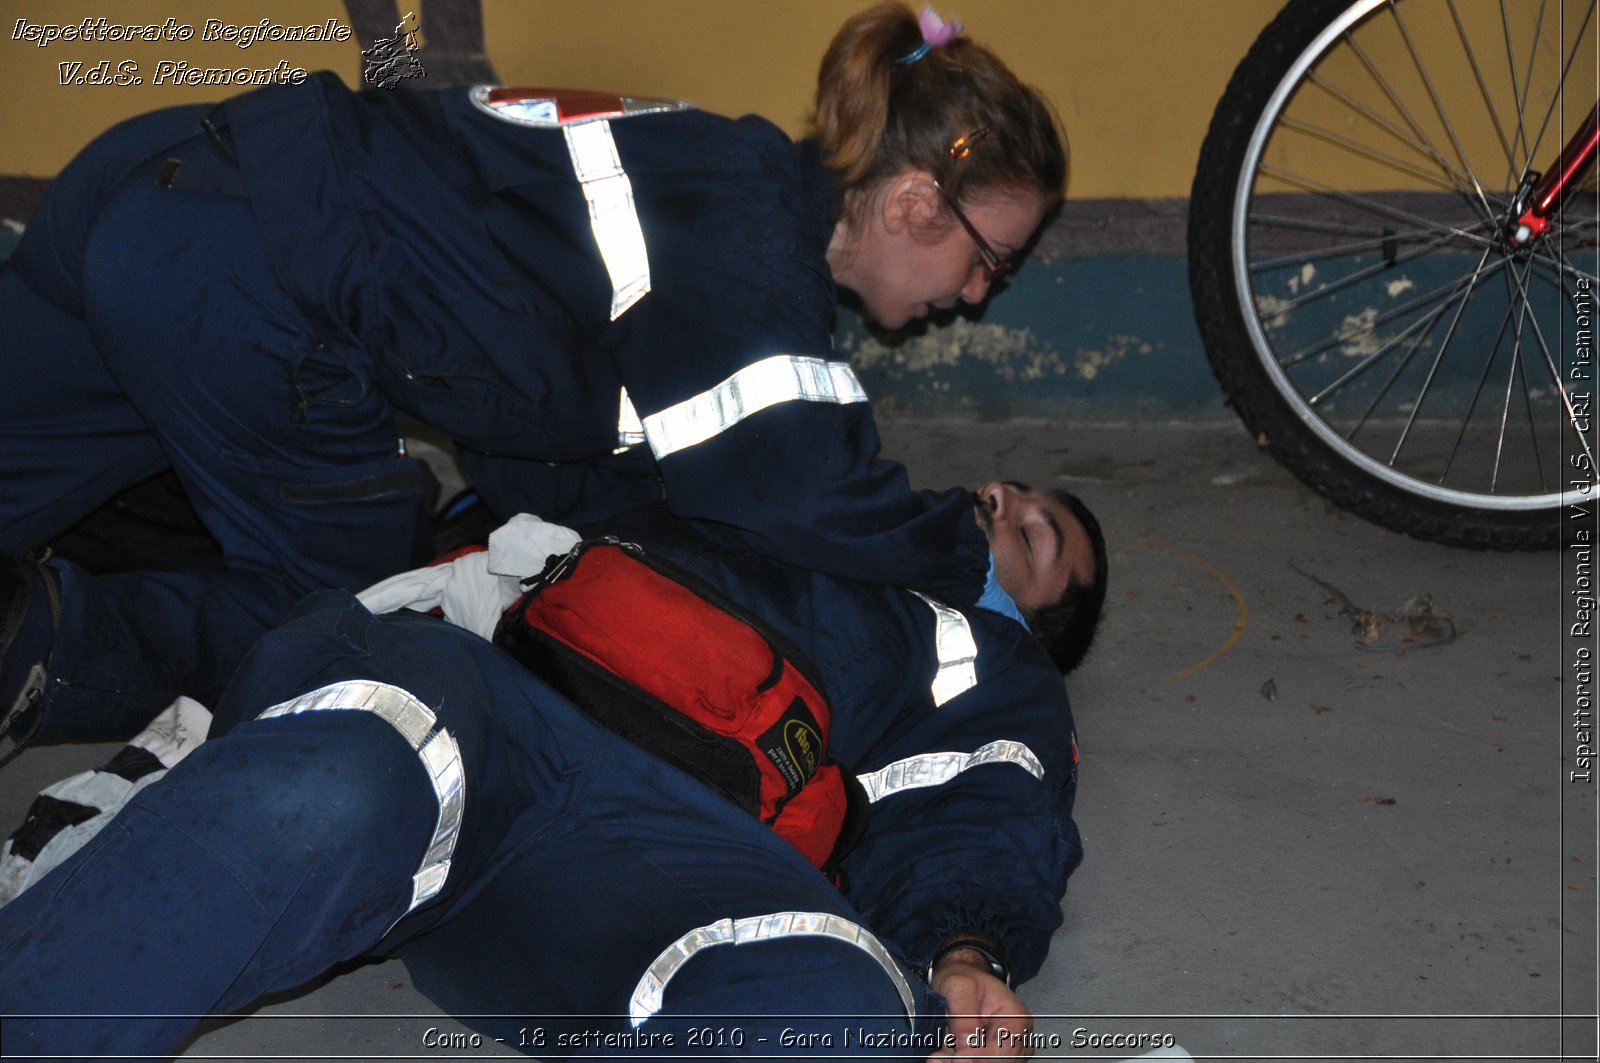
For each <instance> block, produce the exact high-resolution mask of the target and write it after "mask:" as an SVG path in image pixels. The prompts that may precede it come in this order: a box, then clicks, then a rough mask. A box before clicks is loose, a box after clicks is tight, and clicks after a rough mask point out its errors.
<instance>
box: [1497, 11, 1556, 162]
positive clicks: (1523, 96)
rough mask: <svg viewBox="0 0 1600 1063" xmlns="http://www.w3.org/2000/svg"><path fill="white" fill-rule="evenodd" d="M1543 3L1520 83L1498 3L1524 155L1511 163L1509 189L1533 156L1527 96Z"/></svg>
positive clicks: (1506, 23)
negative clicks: (1529, 138)
mask: <svg viewBox="0 0 1600 1063" xmlns="http://www.w3.org/2000/svg"><path fill="white" fill-rule="evenodd" d="M1544 11H1545V5H1544V0H1540V3H1539V14H1538V17H1537V18H1535V19H1534V22H1533V44H1532V45H1531V46H1530V47H1529V49H1528V66H1527V71H1526V73H1525V74H1524V75H1523V78H1522V81H1521V82H1520V83H1519V82H1518V80H1517V57H1516V54H1515V50H1514V48H1513V47H1512V43H1511V23H1510V21H1509V20H1508V19H1507V18H1506V5H1505V0H1500V29H1501V32H1502V34H1504V38H1505V42H1506V73H1507V74H1508V75H1510V78H1511V96H1512V98H1513V99H1514V100H1516V101H1517V135H1516V141H1517V144H1518V145H1519V146H1520V147H1521V148H1522V150H1523V152H1524V154H1523V156H1522V161H1521V162H1517V161H1516V160H1515V159H1513V161H1512V168H1511V174H1510V177H1509V178H1508V181H1507V183H1508V184H1510V185H1511V186H1512V187H1515V186H1516V185H1518V184H1519V183H1520V182H1521V180H1522V175H1523V174H1525V173H1527V172H1528V165H1529V162H1530V161H1531V159H1532V157H1533V155H1532V152H1531V150H1529V145H1528V96H1529V94H1530V92H1531V91H1532V89H1533V60H1534V57H1535V56H1536V55H1537V54H1538V51H1539V32H1540V30H1542V29H1543V28H1544Z"/></svg>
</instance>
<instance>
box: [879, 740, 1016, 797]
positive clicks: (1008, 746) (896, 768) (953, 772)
mask: <svg viewBox="0 0 1600 1063" xmlns="http://www.w3.org/2000/svg"><path fill="white" fill-rule="evenodd" d="M983 764H1015V765H1016V766H1017V767H1019V768H1021V769H1023V770H1024V771H1026V772H1028V773H1029V774H1030V775H1032V776H1033V777H1034V778H1035V779H1043V778H1044V765H1043V764H1040V763H1039V758H1038V757H1036V756H1034V753H1033V750H1031V749H1029V748H1028V747H1027V746H1025V745H1023V744H1022V743H1021V742H1012V741H999V742H990V743H989V744H988V745H986V746H982V747H980V748H979V749H978V750H976V751H975V752H972V753H923V754H921V755H920V756H915V757H907V758H905V759H904V760H897V761H895V762H894V763H893V764H890V765H889V766H888V767H886V768H880V769H879V770H877V771H875V772H872V773H871V774H870V775H862V776H859V778H860V780H861V785H862V787H863V788H864V789H865V790H866V791H867V799H868V800H869V801H872V802H874V803H875V802H878V801H881V800H882V799H883V798H885V797H889V796H891V795H893V794H897V793H899V792H901V791H902V790H920V789H922V788H923V787H925V786H940V785H943V784H944V783H947V782H949V781H950V780H951V779H954V778H955V777H956V776H957V775H960V774H961V773H962V772H964V771H966V770H968V769H969V768H976V767H978V766H980V765H983Z"/></svg>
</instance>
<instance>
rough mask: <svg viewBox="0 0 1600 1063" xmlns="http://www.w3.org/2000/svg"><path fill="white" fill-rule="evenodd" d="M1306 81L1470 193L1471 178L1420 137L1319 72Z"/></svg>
mask: <svg viewBox="0 0 1600 1063" xmlns="http://www.w3.org/2000/svg"><path fill="white" fill-rule="evenodd" d="M1306 80H1308V81H1310V82H1311V83H1312V84H1314V85H1316V86H1318V87H1319V88H1321V89H1322V90H1323V91H1325V92H1327V93H1329V94H1330V95H1332V96H1334V97H1335V98H1336V99H1339V100H1341V101H1343V103H1344V104H1345V106H1347V107H1349V108H1350V109H1351V110H1353V111H1355V112H1356V113H1358V114H1360V115H1361V116H1362V117H1364V118H1366V119H1367V121H1369V122H1372V123H1373V124H1374V125H1376V126H1378V127H1379V128H1381V129H1383V130H1385V131H1386V132H1388V133H1389V134H1390V135H1391V136H1393V137H1394V138H1395V139H1396V140H1398V141H1400V142H1401V143H1402V144H1405V145H1407V146H1408V147H1410V148H1413V149H1415V150H1416V151H1418V152H1420V153H1421V154H1423V155H1426V156H1427V157H1428V158H1429V159H1431V160H1432V161H1433V162H1434V163H1436V164H1437V165H1438V166H1439V168H1440V169H1441V170H1443V171H1444V172H1445V173H1446V174H1451V175H1454V177H1455V178H1456V179H1457V181H1458V182H1459V183H1454V182H1448V183H1449V184H1450V185H1451V187H1452V189H1453V190H1454V191H1459V192H1462V193H1463V194H1465V193H1466V192H1467V191H1468V189H1469V186H1470V185H1471V183H1472V182H1471V178H1470V177H1468V176H1467V174H1465V173H1463V172H1461V171H1460V170H1458V169H1456V168H1455V167H1454V166H1452V165H1451V164H1450V161H1449V160H1448V159H1446V158H1444V156H1442V155H1440V154H1439V152H1438V151H1437V149H1435V148H1433V147H1432V146H1431V145H1429V144H1427V143H1425V142H1424V141H1422V140H1421V139H1419V138H1418V137H1416V136H1412V135H1409V134H1407V133H1406V132H1405V130H1403V129H1401V128H1400V127H1399V126H1397V125H1395V124H1394V123H1393V122H1391V121H1389V120H1388V119H1387V118H1384V117H1383V116H1382V115H1380V114H1378V113H1377V112H1376V111H1374V110H1373V109H1372V108H1370V107H1368V106H1367V105H1366V104H1364V103H1362V102H1361V101H1360V100H1358V99H1356V98H1355V96H1354V95H1352V94H1351V93H1348V92H1346V91H1345V90H1344V89H1342V88H1340V87H1338V86H1337V85H1335V84H1334V83H1333V82H1331V81H1329V80H1328V79H1327V78H1325V77H1323V76H1322V75H1321V74H1319V73H1318V72H1317V71H1315V70H1313V71H1311V72H1310V73H1308V74H1307V75H1306Z"/></svg>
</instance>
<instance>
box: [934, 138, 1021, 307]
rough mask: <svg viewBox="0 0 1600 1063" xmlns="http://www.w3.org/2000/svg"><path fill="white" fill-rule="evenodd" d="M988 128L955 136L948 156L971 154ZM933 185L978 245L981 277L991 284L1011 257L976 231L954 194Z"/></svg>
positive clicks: (1005, 270) (1008, 268) (1007, 264)
mask: <svg viewBox="0 0 1600 1063" xmlns="http://www.w3.org/2000/svg"><path fill="white" fill-rule="evenodd" d="M989 129H990V127H989V126H986V125H985V126H979V127H978V128H977V129H974V130H973V131H972V132H970V133H963V134H961V135H960V136H959V137H956V138H955V140H953V141H951V142H950V157H951V158H952V159H955V160H956V161H957V162H960V161H961V160H962V159H964V158H966V157H967V156H968V155H971V154H972V145H974V144H976V143H977V142H978V141H980V140H982V139H983V138H984V137H986V136H988V135H989ZM933 187H934V188H937V189H938V190H939V195H940V196H941V197H943V199H944V201H945V205H946V206H948V207H949V208H950V213H952V214H954V215H955V216H956V221H958V222H960V223H961V227H962V228H963V229H965V230H967V235H968V236H970V237H972V242H973V243H975V244H977V245H978V257H979V258H981V259H983V278H984V280H985V281H987V282H989V283H991V284H992V283H994V280H995V278H996V277H999V276H1000V275H1001V274H1003V273H1005V272H1007V271H1008V270H1010V269H1011V265H1012V263H1011V259H1009V258H1007V257H1006V256H1005V255H1002V254H1001V253H1000V252H998V251H996V250H995V249H994V246H993V245H992V244H990V243H989V241H987V240H985V239H984V238H983V234H982V233H980V232H979V231H978V227H977V226H976V225H974V224H972V219H971V218H969V217H967V215H966V212H965V211H963V210H962V209H961V207H960V206H959V205H958V204H957V203H956V197H955V196H952V195H951V194H950V193H949V192H946V191H945V190H944V186H943V185H941V184H940V183H939V182H938V181H935V182H933Z"/></svg>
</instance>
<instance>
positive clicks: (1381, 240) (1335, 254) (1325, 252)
mask: <svg viewBox="0 0 1600 1063" xmlns="http://www.w3.org/2000/svg"><path fill="white" fill-rule="evenodd" d="M1279 220H1282V221H1283V222H1289V221H1291V220H1292V219H1287V218H1284V219H1279V218H1278V217H1277V216H1275V215H1270V214H1251V215H1250V224H1251V225H1252V226H1253V225H1254V224H1255V223H1256V222H1257V221H1261V222H1263V223H1264V224H1266V225H1268V226H1269V227H1270V226H1272V225H1274V224H1275V223H1277V222H1278V221H1279ZM1478 224H1479V225H1482V224H1484V223H1482V222H1479V223H1478ZM1283 227H1285V228H1298V226H1293V225H1285V226H1283ZM1312 231H1335V230H1320V229H1316V228H1312ZM1350 231H1352V232H1354V231H1355V230H1350ZM1342 232H1343V231H1342V230H1341V234H1342ZM1365 232H1370V230H1366V231H1365ZM1363 235H1364V236H1365V233H1363ZM1424 235H1426V234H1424V233H1423V232H1422V231H1420V230H1417V229H1410V230H1407V231H1406V232H1389V233H1385V234H1383V235H1379V236H1375V237H1374V236H1365V238H1364V239H1361V240H1356V241H1352V242H1350V243H1348V244H1334V245H1333V246H1332V247H1324V248H1318V249H1317V250H1315V251H1301V252H1299V253H1297V254H1288V255H1279V256H1278V257H1277V258H1262V259H1253V260H1252V261H1251V262H1250V272H1251V273H1265V272H1268V271H1270V270H1275V269H1282V268H1283V267H1285V266H1294V265H1299V264H1301V263H1305V262H1323V261H1326V260H1327V259H1330V258H1349V257H1350V256H1352V255H1360V254H1367V253H1371V252H1374V251H1380V252H1381V251H1382V250H1383V248H1384V245H1385V244H1394V245H1400V244H1411V243H1416V242H1421V241H1420V239H1419V238H1420V237H1422V236H1424ZM1438 246H1440V244H1439V242H1437V241H1436V242H1433V243H1429V244H1427V250H1430V251H1431V250H1433V249H1434V248H1436V247H1438ZM1402 261H1410V259H1409V258H1406V259H1402V258H1400V257H1398V256H1397V257H1396V258H1395V264H1396V265H1399V264H1400V263H1401V262H1402Z"/></svg>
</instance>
